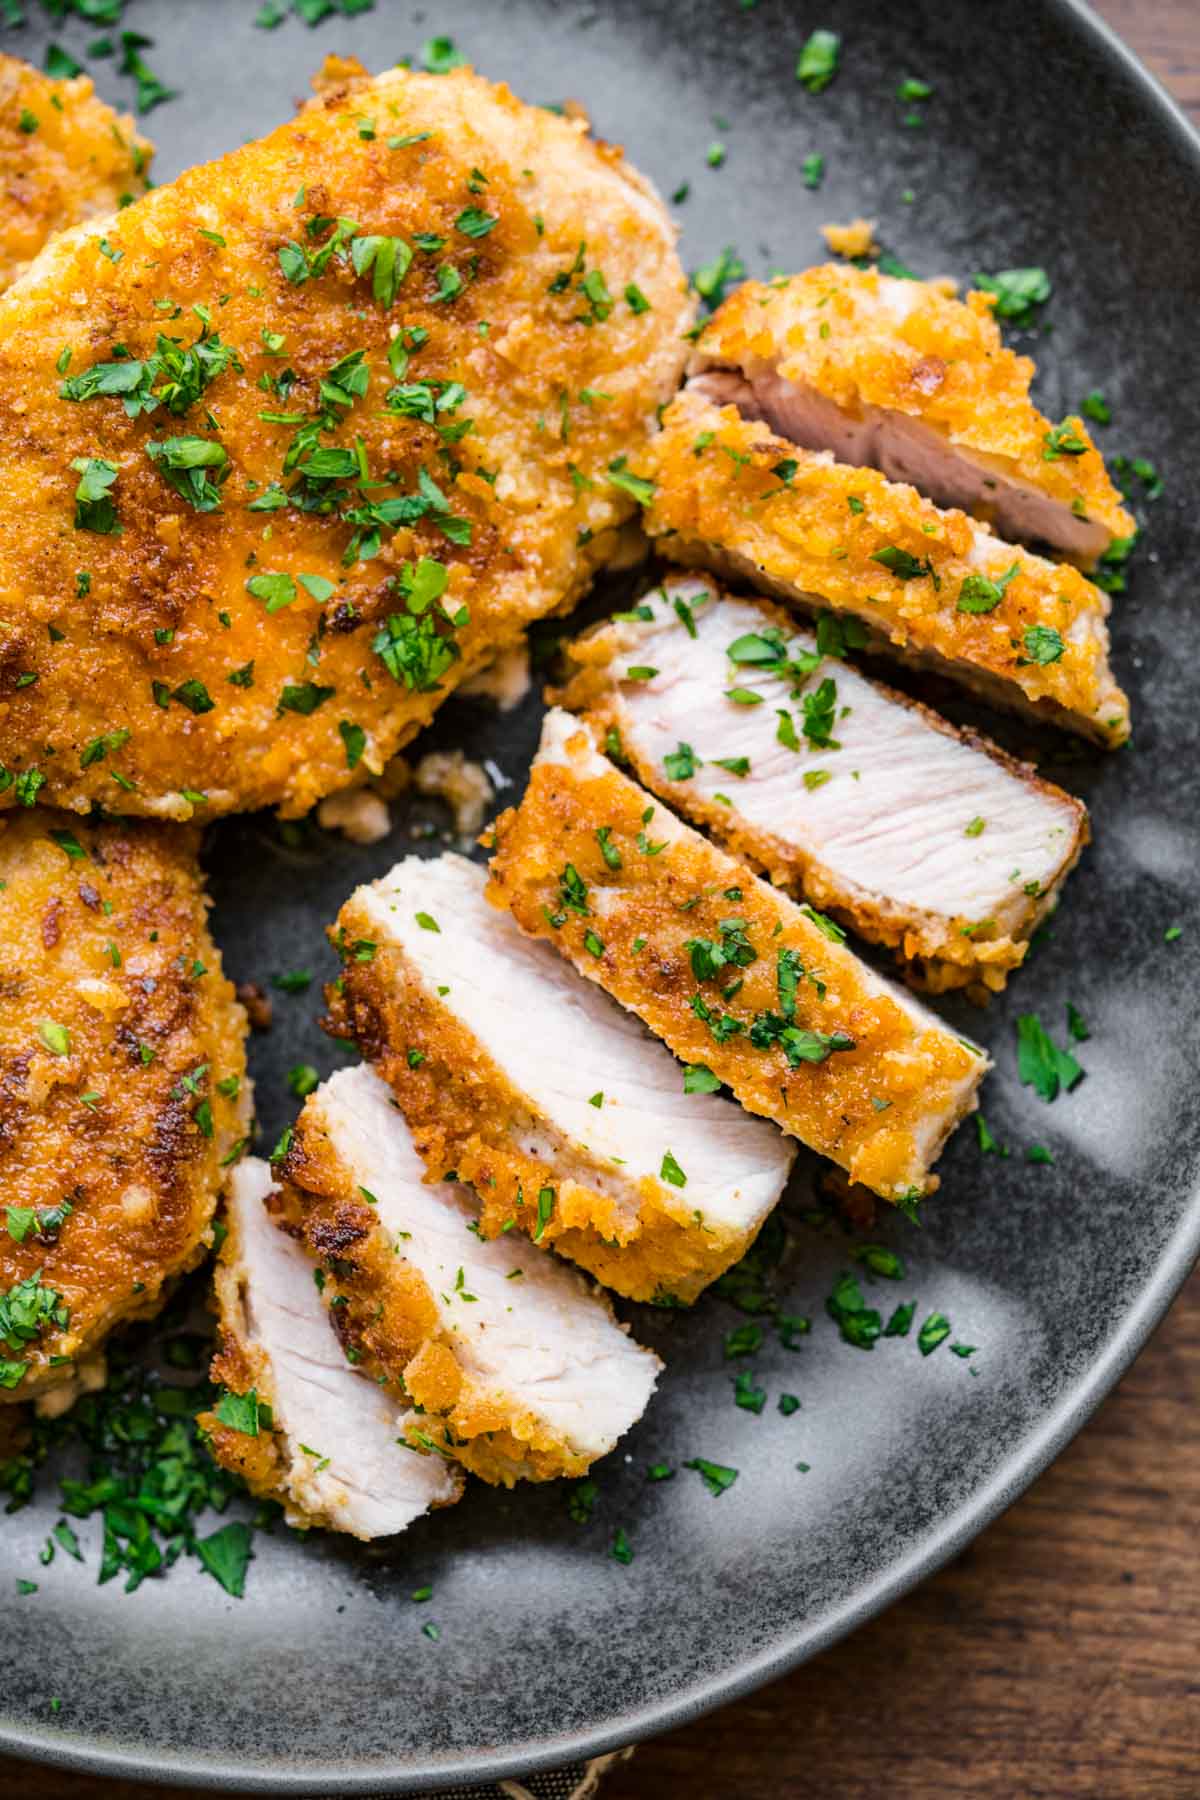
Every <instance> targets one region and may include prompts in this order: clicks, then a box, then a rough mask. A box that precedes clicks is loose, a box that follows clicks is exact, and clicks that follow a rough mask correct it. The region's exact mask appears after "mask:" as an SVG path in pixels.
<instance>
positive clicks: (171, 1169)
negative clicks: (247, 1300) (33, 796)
mask: <svg viewBox="0 0 1200 1800" xmlns="http://www.w3.org/2000/svg"><path fill="white" fill-rule="evenodd" d="M195 851H196V842H195V838H194V835H193V834H192V833H191V832H189V831H172V830H165V829H162V828H160V827H156V826H148V825H124V824H121V823H111V824H103V825H93V824H90V823H84V822H83V821H82V820H79V819H75V818H71V817H68V816H64V815H62V814H56V813H52V812H48V811H43V810H42V809H41V808H40V807H38V808H34V809H33V810H32V811H29V812H24V811H22V812H20V813H15V814H10V815H7V816H6V817H5V818H4V819H3V821H0V995H2V996H3V1005H0V1221H3V1220H4V1219H5V1218H6V1219H7V1229H4V1225H3V1223H0V1321H3V1319H4V1306H5V1301H4V1298H3V1296H4V1295H6V1294H7V1295H8V1306H9V1309H10V1311H9V1318H10V1320H11V1318H12V1317H13V1316H14V1312H16V1311H20V1310H21V1307H20V1303H19V1302H17V1301H14V1298H13V1293H14V1290H15V1289H17V1288H18V1286H19V1284H28V1285H27V1286H26V1288H25V1290H24V1299H25V1301H26V1302H28V1301H30V1300H32V1299H33V1297H34V1295H33V1291H34V1290H35V1289H37V1288H38V1287H39V1286H40V1287H41V1288H42V1289H43V1290H47V1291H49V1293H50V1294H51V1295H52V1296H53V1300H52V1301H43V1302H41V1303H40V1305H41V1307H42V1308H43V1309H44V1322H43V1323H42V1324H41V1325H40V1326H39V1327H38V1329H36V1330H35V1331H33V1332H32V1333H30V1334H28V1335H27V1334H26V1333H24V1332H19V1333H18V1335H17V1338H16V1339H15V1340H14V1337H13V1336H12V1335H11V1333H10V1335H9V1336H8V1338H7V1341H4V1342H2V1343H0V1399H3V1400H25V1399H28V1398H30V1397H31V1396H32V1395H34V1394H35V1393H37V1394H40V1393H42V1392H43V1391H45V1390H46V1389H49V1388H52V1387H55V1386H57V1385H59V1384H65V1383H69V1382H72V1381H73V1380H74V1379H75V1377H76V1374H77V1365H79V1364H81V1363H83V1362H85V1361H86V1359H87V1358H88V1357H89V1356H90V1355H92V1354H93V1353H94V1352H95V1351H96V1349H97V1348H98V1346H99V1344H100V1342H101V1340H102V1339H103V1337H104V1336H105V1334H106V1333H107V1332H108V1331H110V1330H111V1329H112V1327H113V1326H114V1325H115V1324H117V1323H118V1322H120V1321H122V1320H125V1319H131V1318H141V1317H145V1316H147V1315H149V1314H151V1313H153V1312H155V1311H156V1310H157V1308H158V1307H159V1306H160V1305H161V1303H162V1300H163V1298H164V1289H165V1286H166V1284H167V1283H168V1282H170V1281H171V1280H172V1278H173V1277H174V1276H176V1275H178V1274H180V1273H181V1272H182V1271H183V1270H185V1269H188V1268H190V1267H191V1266H192V1265H193V1264H194V1263H196V1262H198V1261H199V1260H200V1258H201V1256H202V1255H203V1253H204V1250H205V1248H206V1246H207V1245H208V1244H209V1243H210V1242H211V1230H210V1224H211V1220H212V1214H213V1209H214V1207H215V1205H216V1201H217V1195H218V1192H219V1190H220V1188H221V1185H222V1183H223V1181H224V1179H225V1177H224V1165H225V1164H226V1162H227V1161H228V1160H229V1159H230V1157H231V1156H232V1154H233V1153H234V1151H235V1147H236V1145H237V1144H238V1142H239V1140H241V1138H242V1137H243V1135H244V1133H245V1131H246V1129H247V1119H248V1115H249V1094H248V1091H247V1087H246V1081H245V1053H244V1037H245V1031H246V1015H245V1013H244V1012H243V1010H242V1008H241V1006H240V1005H239V1004H238V1003H237V1001H236V1000H235V998H234V993H233V988H232V986H231V984H230V983H229V982H228V981H227V980H226V979H225V976H224V975H223V973H222V971H221V959H220V956H219V955H218V953H217V951H216V949H215V948H214V946H213V942H212V939H211V938H210V937H209V934H208V927H207V924H206V913H207V910H208V903H207V901H206V899H205V896H204V891H203V888H202V885H201V881H200V876H199V873H198V870H197V867H196V861H195ZM5 1209H7V1213H5ZM64 1314H65V1315H66V1317H64ZM4 1335H5V1334H4V1330H3V1325H2V1323H0V1339H3V1338H4ZM59 1359H63V1360H61V1361H60V1360H59Z"/></svg>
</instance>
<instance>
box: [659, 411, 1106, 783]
mask: <svg viewBox="0 0 1200 1800" xmlns="http://www.w3.org/2000/svg"><path fill="white" fill-rule="evenodd" d="M647 464H648V472H649V474H650V476H651V477H652V478H653V480H654V484H655V485H654V494H653V497H652V499H651V501H650V503H649V505H648V507H647V509H646V514H645V525H646V529H647V530H648V531H649V532H650V534H651V535H652V536H653V537H655V538H656V539H658V541H659V543H658V547H659V548H660V549H661V551H662V552H663V554H664V555H665V556H667V557H669V558H670V560H671V561H672V562H677V563H687V564H693V565H694V564H700V565H702V566H704V567H706V568H715V569H718V570H721V571H723V572H726V573H728V574H729V575H731V576H733V577H737V578H739V579H742V580H748V581H749V582H750V583H751V584H752V585H753V586H755V587H758V588H761V589H764V590H765V591H766V592H768V593H771V594H775V595H777V596H778V597H779V598H780V599H782V600H786V601H789V602H790V603H792V604H793V605H798V606H802V607H803V608H804V609H805V610H806V611H822V610H826V609H831V610H833V611H835V612H841V613H852V614H853V615H854V616H855V617H856V618H859V619H861V620H862V621H863V622H864V624H866V625H867V626H869V628H870V633H871V636H870V644H871V647H872V648H879V649H882V650H886V651H888V652H889V653H890V654H892V655H898V656H900V657H902V658H903V659H904V660H905V661H907V662H911V663H915V664H917V665H923V664H927V665H929V666H931V667H936V668H938V669H940V670H942V672H943V673H945V674H947V675H950V676H953V677H954V679H955V680H956V681H961V682H963V683H964V684H965V685H966V686H967V687H969V688H971V689H973V690H974V691H975V692H977V693H979V694H981V695H982V696H983V697H984V698H985V699H987V700H991V701H993V702H995V703H996V704H997V705H1000V706H1005V707H1008V708H1010V709H1012V710H1016V711H1018V712H1024V713H1031V714H1033V715H1035V716H1037V717H1041V718H1045V719H1049V720H1051V721H1052V722H1053V723H1055V724H1057V725H1062V726H1065V727H1066V728H1067V729H1068V730H1070V731H1075V732H1078V733H1079V734H1080V735H1082V736H1084V737H1087V738H1091V739H1092V740H1093V741H1094V742H1096V743H1099V744H1103V745H1105V746H1106V747H1108V748H1114V747H1115V746H1116V745H1118V744H1121V743H1123V742H1124V740H1125V739H1126V738H1127V737H1128V735H1129V702H1128V701H1127V699H1126V697H1125V695H1124V694H1123V693H1122V692H1121V689H1120V688H1119V687H1118V686H1117V684H1116V681H1115V680H1114V678H1113V674H1112V671H1111V669H1110V668H1109V664H1108V628H1107V625H1106V623H1105V621H1106V618H1107V614H1108V599H1107V596H1106V595H1104V594H1103V593H1101V591H1100V589H1099V588H1097V587H1095V586H1093V584H1092V583H1091V582H1090V581H1088V580H1087V579H1086V578H1085V577H1084V576H1083V575H1081V574H1080V573H1079V570H1078V569H1075V568H1073V567H1071V566H1070V565H1069V564H1066V563H1052V562H1047V561H1046V560H1045V559H1044V558H1043V557H1040V556H1034V555H1033V554H1032V553H1031V552H1030V551H1028V550H1019V549H1016V548H1014V547H1013V546H1012V545H1011V544H1006V543H1004V542H1002V540H1001V539H1000V538H997V537H994V536H993V535H992V533H991V532H990V531H989V530H988V528H987V526H986V525H981V524H979V523H978V522H977V521H976V520H974V519H969V518H968V517H967V516H966V514H965V513H961V512H942V511H940V510H939V509H938V508H937V507H936V506H934V505H933V503H932V501H929V500H922V499H921V497H920V495H919V494H918V493H917V492H916V491H915V489H913V488H911V487H905V486H902V485H900V484H899V483H896V482H890V481H888V480H886V479H885V477H884V476H882V475H880V474H878V473H876V471H875V470H873V469H852V468H850V467H848V466H847V465H846V464H844V463H839V462H835V461H834V459H833V458H832V457H831V456H830V455H829V454H828V452H827V451H812V450H801V449H799V448H798V447H797V446H796V445H795V444H792V443H789V442H788V441H787V440H786V439H785V438H781V437H776V436H774V435H773V433H771V432H770V431H769V430H768V429H767V427H766V426H765V425H760V424H755V423H754V422H753V421H751V420H747V419H744V418H743V417H742V416H741V414H740V413H739V412H737V411H736V410H735V408H734V407H732V406H723V407H718V406H714V405H712V403H711V402H710V401H708V400H705V399H704V398H703V396H702V395H700V394H699V393H696V392H695V391H693V390H691V389H687V388H685V389H684V391H683V392H682V393H681V394H680V395H678V396H677V398H676V399H675V400H673V401H672V403H671V405H670V406H669V407H668V408H667V411H666V413H665V414H664V417H663V429H662V431H661V432H660V434H659V436H658V437H657V438H656V439H654V441H653V445H652V451H651V455H650V456H649V458H648V459H647ZM644 472H646V469H645V467H642V468H640V469H639V473H644Z"/></svg>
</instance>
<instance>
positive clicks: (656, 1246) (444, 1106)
mask: <svg viewBox="0 0 1200 1800" xmlns="http://www.w3.org/2000/svg"><path fill="white" fill-rule="evenodd" d="M329 935H330V939H331V941H332V942H333V944H334V946H335V948H339V949H340V950H341V952H342V954H343V957H344V959H345V960H344V966H343V971H342V975H341V977H340V978H339V980H338V981H336V982H333V983H331V984H330V986H329V987H328V988H327V989H326V995H327V998H328V1001H329V1017H328V1020H327V1021H326V1023H327V1026H328V1029H329V1030H330V1031H332V1032H333V1033H334V1035H335V1036H338V1037H352V1038H353V1039H354V1041H355V1043H356V1044H357V1045H358V1048H359V1050H360V1051H361V1052H362V1054H363V1056H365V1057H366V1058H367V1059H368V1061H369V1062H371V1063H372V1064H373V1065H374V1066H375V1068H376V1069H377V1070H378V1071H379V1073H380V1075H381V1076H382V1077H383V1079H384V1080H385V1081H386V1082H387V1083H388V1086H389V1087H390V1088H391V1089H392V1092H393V1093H394V1094H395V1096H396V1099H397V1100H398V1101H399V1103H400V1109H401V1111H402V1112H403V1114H404V1116H405V1118H406V1119H407V1121H408V1126H409V1130H410V1131H411V1133H412V1137H413V1143H414V1145H415V1147H416V1150H417V1153H418V1155H419V1156H420V1157H421V1158H422V1160H423V1161H424V1163H425V1166H426V1168H427V1169H428V1170H429V1174H430V1177H431V1179H434V1180H440V1179H441V1178H442V1177H443V1176H444V1175H445V1174H446V1173H447V1172H448V1171H449V1170H454V1171H455V1172H456V1174H457V1176H458V1178H459V1180H460V1181H465V1182H468V1183H469V1184H470V1185H471V1186H472V1187H473V1188H474V1189H475V1192H476V1194H477V1195H478V1197H479V1205H480V1214H479V1229H480V1232H481V1234H482V1236H484V1237H488V1238H494V1237H499V1236H500V1235H501V1234H502V1233H503V1232H505V1231H508V1230H511V1229H512V1228H513V1226H514V1224H515V1226H516V1228H517V1229H518V1230H521V1231H524V1232H526V1233H527V1234H528V1235H530V1236H533V1234H534V1233H535V1232H536V1233H537V1241H538V1242H539V1243H544V1244H546V1245H553V1247H554V1249H555V1250H557V1251H559V1252H560V1254H561V1255H563V1256H569V1257H570V1258H571V1260H572V1261H573V1262H577V1263H579V1264H580V1265H581V1267H583V1268H585V1269H587V1270H588V1271H589V1272H590V1273H591V1274H593V1275H594V1276H595V1277H596V1279H597V1280H598V1281H602V1282H603V1283H604V1285H605V1286H606V1287H609V1288H612V1289H613V1291H614V1292H615V1293H618V1294H624V1295H626V1296H627V1297H628V1298H629V1299H631V1300H656V1299H657V1300H661V1299H662V1298H663V1297H664V1296H670V1298H671V1299H672V1300H676V1301H692V1300H694V1299H696V1297H697V1296H698V1295H699V1294H700V1293H701V1292H702V1291H703V1289H704V1288H706V1287H707V1286H708V1284H709V1283H710V1282H712V1281H715V1280H716V1278H717V1276H718V1275H721V1274H723V1273H724V1271H725V1270H726V1269H727V1268H729V1267H730V1265H731V1264H733V1263H735V1262H736V1261H737V1260H738V1258H739V1257H740V1256H743V1255H744V1254H745V1252H746V1250H747V1249H748V1248H749V1246H750V1244H751V1243H752V1242H753V1240H754V1238H755V1236H757V1227H755V1228H754V1229H753V1230H751V1231H748V1232H746V1231H741V1232H738V1231H733V1230H731V1229H730V1228H729V1227H728V1226H710V1225H708V1224H706V1223H704V1222H699V1223H698V1222H697V1219H696V1215H695V1212H694V1209H692V1208H691V1207H689V1206H688V1204H687V1202H686V1200H685V1199H684V1197H683V1196H682V1195H678V1196H676V1195H675V1193H674V1190H672V1189H670V1188H668V1187H667V1186H666V1184H665V1183H663V1182H661V1181H655V1180H654V1179H652V1178H651V1177H650V1176H645V1177H643V1178H642V1179H641V1180H638V1181H633V1180H632V1179H631V1180H629V1181H627V1182H625V1183H624V1186H625V1187H626V1189H627V1194H626V1196H625V1198H624V1199H623V1200H618V1199H616V1198H614V1197H613V1194H612V1192H611V1189H612V1188H613V1187H614V1186H619V1185H621V1183H622V1178H621V1176H620V1173H619V1171H615V1170H614V1169H613V1168H612V1166H611V1164H607V1165H605V1166H604V1168H603V1174H604V1176H605V1178H606V1185H607V1186H608V1188H609V1189H610V1192H608V1193H605V1192H603V1191H602V1190H601V1189H600V1188H599V1187H598V1186H597V1185H596V1176H597V1175H598V1174H599V1173H600V1172H601V1165H600V1164H599V1163H598V1162H596V1161H594V1160H593V1159H592V1158H591V1157H590V1156H589V1154H588V1152H587V1151H586V1150H585V1149H584V1148H583V1147H582V1146H580V1145H576V1144H569V1143H566V1142H560V1143H559V1144H558V1146H557V1149H558V1154H557V1155H556V1156H555V1158H554V1160H553V1161H552V1162H551V1161H544V1160H542V1159H539V1158H537V1157H534V1156H531V1155H529V1154H528V1152H527V1151H526V1150H525V1149H524V1148H523V1147H522V1146H523V1142H526V1141H527V1138H528V1129H529V1127H530V1125H531V1124H534V1125H536V1130H537V1135H538V1136H539V1137H540V1138H542V1139H545V1138H546V1137H547V1136H548V1135H549V1134H550V1132H551V1127H550V1125H549V1123H548V1121H547V1120H546V1119H545V1118H544V1117H542V1115H541V1114H540V1113H537V1112H536V1111H535V1109H534V1108H533V1106H532V1103H531V1102H530V1100H529V1099H528V1098H527V1096H526V1095H524V1094H523V1093H522V1092H521V1091H520V1089H519V1088H517V1087H515V1086H514V1085H513V1084H512V1082H510V1081H509V1080H508V1079H507V1077H506V1076H505V1074H504V1071H503V1070H502V1069H501V1068H499V1067H498V1066H497V1064H496V1063H495V1062H494V1060H493V1059H492V1058H491V1057H490V1056H489V1055H488V1054H487V1052H486V1051H485V1050H484V1049H483V1047H482V1046H481V1045H480V1043H479V1041H478V1039H477V1038H476V1037H475V1036H474V1035H473V1033H472V1032H470V1031H469V1030H468V1029H467V1027H466V1026H465V1025H463V1024H462V1023H461V1021H460V1020H458V1019H456V1018H455V1016H454V1014H453V1013H452V1012H451V1011H450V1010H449V1009H448V1008H447V1007H446V1005H445V1004H444V1002H443V1001H441V1000H440V999H439V998H438V995H437V993H436V992H435V991H434V990H432V989H431V988H430V987H429V986H428V984H427V983H426V982H425V981H424V980H423V979H422V977H421V975H420V974H419V973H418V971H417V970H416V969H415V968H414V967H413V966H412V964H411V962H410V961H409V959H408V958H407V957H406V956H405V954H404V952H403V950H402V949H400V948H399V947H398V946H397V945H395V944H387V943H381V942H379V941H378V932H377V927H376V923H375V921H374V920H373V919H371V918H370V917H369V916H368V915H367V913H366V912H365V911H364V910H363V909H362V908H361V907H360V906H358V905H356V903H355V901H354V899H353V898H352V899H350V900H349V901H347V903H346V905H345V906H344V907H343V908H342V910H341V912H340V913H339V914H338V922H337V925H336V927H334V928H333V929H331V931H330V934H329ZM371 938H375V940H376V942H375V951H374V954H373V955H372V957H371V959H370V960H369V961H362V960H360V959H359V958H358V957H356V955H355V950H354V946H355V945H356V944H358V943H361V942H363V941H364V940H370V939H371ZM410 1050H412V1051H415V1052H418V1053H419V1056H420V1059H421V1060H420V1061H419V1062H418V1065H417V1066H416V1067H415V1068H414V1067H413V1065H412V1063H411V1062H410V1061H409V1057H408V1052H409V1051H410ZM544 1187H551V1188H553V1190H554V1194H555V1203H554V1210H553V1212H552V1213H551V1216H550V1218H549V1220H543V1221H542V1222H541V1223H540V1224H539V1220H538V1208H537V1205H536V1197H537V1195H538V1194H539V1193H540V1192H541V1190H542V1189H543V1188H544Z"/></svg>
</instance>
